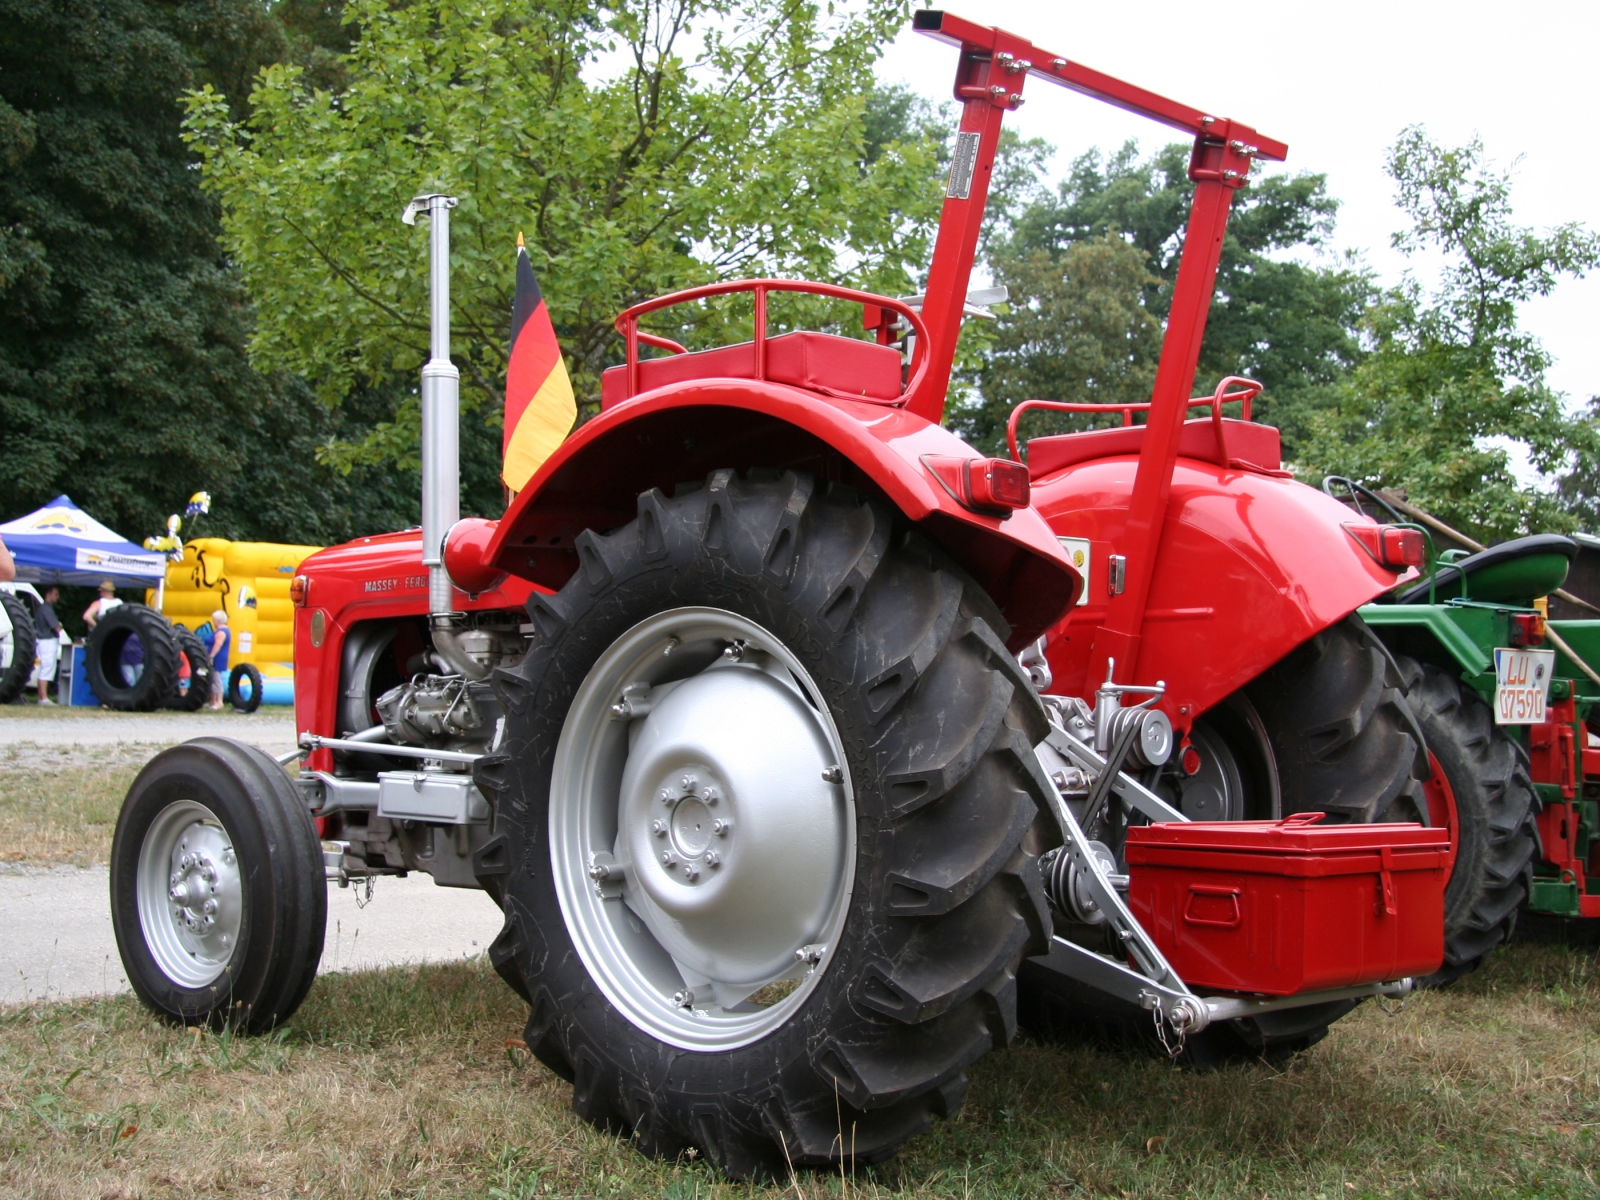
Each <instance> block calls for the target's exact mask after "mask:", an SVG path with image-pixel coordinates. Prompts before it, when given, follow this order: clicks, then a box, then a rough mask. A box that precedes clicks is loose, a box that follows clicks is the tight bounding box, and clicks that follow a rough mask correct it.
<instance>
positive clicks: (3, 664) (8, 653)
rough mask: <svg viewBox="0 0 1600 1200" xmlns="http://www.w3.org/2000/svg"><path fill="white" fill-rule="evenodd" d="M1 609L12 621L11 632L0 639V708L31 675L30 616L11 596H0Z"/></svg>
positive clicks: (16, 694) (31, 625)
mask: <svg viewBox="0 0 1600 1200" xmlns="http://www.w3.org/2000/svg"><path fill="white" fill-rule="evenodd" d="M0 608H4V609H5V613H6V616H7V617H8V618H10V621H11V632H10V633H8V634H6V635H5V637H4V638H3V639H0V704H10V703H11V702H12V701H13V700H15V699H16V698H17V697H18V696H20V695H22V689H23V688H24V687H25V686H27V683H28V676H29V675H31V674H32V673H33V653H34V644H33V642H34V638H33V614H32V613H30V612H29V611H28V606H27V605H26V604H24V603H23V602H22V601H21V600H19V599H17V598H16V597H15V596H14V595H12V594H11V593H10V592H0Z"/></svg>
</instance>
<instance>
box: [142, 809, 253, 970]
mask: <svg viewBox="0 0 1600 1200" xmlns="http://www.w3.org/2000/svg"><path fill="white" fill-rule="evenodd" d="M136 898H137V901H138V905H139V926H140V928H141V929H143V930H144V940H145V945H146V946H148V947H149V948H150V954H151V956H152V957H153V958H154V959H155V960H156V965H157V966H158V967H160V968H161V971H162V973H163V974H164V975H166V977H167V978H168V979H170V980H172V982H173V983H175V984H177V985H178V986H179V987H186V988H202V987H205V986H206V985H208V984H210V983H212V982H214V981H215V980H216V979H217V977H218V976H219V975H221V974H222V973H223V971H224V970H226V969H227V966H228V963H229V962H231V961H232V959H233V955H234V951H235V950H237V949H238V945H239V926H240V925H241V924H242V923H243V920H244V880H243V876H242V875H241V873H240V870H239V859H238V855H237V854H236V853H235V852H234V849H233V839H232V838H231V837H229V835H228V831H227V830H226V829H225V828H223V825H222V822H221V821H219V820H218V819H217V815H216V814H215V813H213V812H212V811H211V810H210V809H209V808H207V807H206V806H205V805H203V804H200V803H198V802H196V801H194V800H177V801H174V802H173V803H171V804H169V805H167V806H166V807H165V808H164V809H162V810H161V811H160V812H159V813H157V814H156V819H155V820H154V821H152V822H151V823H150V828H149V830H148V831H147V832H146V833H145V836H144V844H143V845H142V846H140V847H139V871H138V880H137V884H136Z"/></svg>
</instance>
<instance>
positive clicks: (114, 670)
mask: <svg viewBox="0 0 1600 1200" xmlns="http://www.w3.org/2000/svg"><path fill="white" fill-rule="evenodd" d="M196 640H197V641H198V639H196ZM179 653H180V652H179V648H178V636H177V634H176V632H175V631H174V630H173V627H172V625H171V624H169V623H168V621H167V619H166V618H165V617H163V616H162V615H161V614H160V613H158V612H156V610H155V609H153V608H150V607H148V606H146V605H143V604H122V605H118V606H117V607H116V608H114V609H112V610H111V611H110V612H109V613H107V614H106V615H105V616H104V617H102V618H101V619H100V621H99V622H98V623H97V624H96V625H95V627H94V629H93V631H91V632H90V634H89V637H88V640H87V642H86V643H85V646H84V670H85V672H86V673H87V675H88V679H89V686H90V687H91V688H93V689H94V694H95V695H96V696H98V697H99V698H100V703H102V704H104V705H105V706H106V707H107V708H114V709H117V710H119V711H121V712H153V711H154V710H156V709H158V708H160V707H161V706H162V705H163V704H165V703H166V702H167V701H168V699H169V698H170V697H171V696H172V695H173V693H174V691H175V689H176V688H177V685H178V669H179V659H178V656H179ZM202 653H203V651H202ZM207 661H208V662H209V660H207ZM191 669H192V668H191Z"/></svg>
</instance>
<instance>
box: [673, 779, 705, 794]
mask: <svg viewBox="0 0 1600 1200" xmlns="http://www.w3.org/2000/svg"><path fill="white" fill-rule="evenodd" d="M678 786H679V787H681V788H682V789H683V790H684V791H686V792H691V793H692V792H693V791H694V790H695V788H697V787H699V786H700V781H699V780H698V779H696V778H695V777H694V776H693V775H685V776H684V777H683V778H682V779H680V780H678Z"/></svg>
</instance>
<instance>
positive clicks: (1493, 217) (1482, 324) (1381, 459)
mask: <svg viewBox="0 0 1600 1200" xmlns="http://www.w3.org/2000/svg"><path fill="white" fill-rule="evenodd" d="M1388 170H1389V173H1390V174H1391V175H1392V176H1393V178H1394V180H1395V183H1396V187H1397V193H1398V201H1399V204H1400V207H1401V208H1402V209H1403V210H1404V211H1405V213H1406V214H1407V216H1408V217H1409V218H1410V220H1411V228H1410V229H1408V230H1406V231H1405V232H1403V233H1399V234H1397V235H1395V238H1394V244H1395V246H1396V247H1398V248H1399V249H1401V250H1402V251H1405V252H1406V253H1408V254H1411V253H1416V252H1418V251H1421V250H1431V251H1437V252H1441V253H1442V254H1443V255H1444V257H1445V264H1446V265H1445V267H1444V270H1443V272H1442V273H1441V276H1440V279H1439V284H1438V286H1437V288H1436V289H1434V290H1433V291H1432V292H1429V291H1426V290H1425V289H1424V288H1423V287H1422V285H1421V284H1420V283H1419V282H1418V281H1417V280H1416V279H1415V278H1414V277H1410V276H1408V277H1407V278H1406V279H1405V280H1404V281H1403V282H1402V283H1401V284H1400V286H1398V287H1396V288H1394V289H1391V290H1390V291H1388V292H1387V293H1385V294H1384V296H1383V297H1382V299H1381V301H1380V302H1379V303H1377V304H1376V305H1374V306H1373V308H1372V309H1371V310H1370V312H1369V313H1368V314H1367V317H1366V319H1365V328H1366V331H1367V333H1368V335H1369V336H1370V338H1371V339H1372V345H1373V350H1372V354H1371V356H1370V357H1369V358H1368V359H1367V360H1366V362H1364V363H1363V364H1362V365H1361V366H1360V367H1359V368H1358V370H1357V371H1356V372H1355V373H1354V375H1353V377H1352V378H1351V380H1350V384H1349V387H1348V391H1347V393H1346V396H1345V398H1344V399H1343V401H1342V402H1341V403H1340V405H1339V406H1338V407H1337V409H1334V410H1330V411H1328V412H1326V413H1323V414H1319V416H1318V418H1317V420H1316V422H1315V434H1314V436H1313V438H1312V440H1311V443H1310V445H1309V446H1308V447H1307V448H1306V452H1305V455H1304V462H1305V464H1306V469H1307V470H1308V472H1310V473H1313V474H1318V475H1320V474H1321V473H1323V472H1336V473H1338V474H1342V475H1349V476H1351V477H1353V478H1356V479H1358V480H1360V481H1362V482H1365V483H1368V484H1371V485H1377V486H1384V487H1393V488H1404V489H1405V490H1406V491H1407V493H1408V494H1409V496H1410V498H1411V500H1412V502H1413V503H1415V504H1418V505H1420V506H1422V507H1423V508H1425V509H1428V510H1429V511H1432V512H1434V513H1436V514H1437V515H1438V516H1440V517H1441V518H1443V519H1444V520H1445V521H1447V522H1449V523H1450V524H1452V525H1455V526H1456V527H1457V528H1462V529H1467V530H1470V531H1474V532H1475V533H1477V535H1478V536H1479V538H1480V539H1481V540H1483V541H1494V540H1497V539H1500V538H1505V537H1510V536H1513V535H1515V534H1518V533H1523V532H1528V531H1530V530H1537V531H1545V530H1562V529H1569V528H1571V527H1572V518H1571V516H1570V515H1569V514H1568V513H1566V512H1564V511H1563V510H1562V507H1561V502H1560V500H1559V498H1558V497H1557V496H1556V495H1554V494H1552V493H1550V492H1547V491H1543V490H1539V489H1534V488H1527V487H1523V486H1520V485H1519V484H1518V482H1517V480H1516V478H1515V476H1514V475H1513V473H1512V470H1511V466H1510V454H1509V452H1508V449H1507V443H1511V444H1514V445H1516V446H1519V447H1521V448H1522V449H1523V450H1524V451H1525V452H1526V453H1527V455H1528V458H1529V461H1530V462H1531V463H1532V464H1533V466H1534V467H1536V468H1537V469H1538V470H1540V471H1541V472H1544V473H1546V474H1549V473H1552V472H1555V471H1558V470H1560V469H1561V468H1563V467H1565V466H1567V465H1568V464H1569V461H1570V460H1571V459H1572V458H1573V457H1574V456H1575V457H1576V461H1577V464H1578V465H1577V467H1575V468H1574V476H1575V477H1576V476H1581V475H1582V473H1583V469H1584V468H1583V464H1584V463H1592V462H1594V461H1595V458H1596V454H1597V451H1600V437H1597V434H1596V431H1595V427H1594V426H1593V424H1592V423H1591V422H1588V421H1576V420H1573V419H1571V418H1569V417H1568V415H1567V414H1566V413H1565V411H1564V409H1563V405H1562V397H1561V396H1560V395H1559V394H1558V393H1556V392H1554V391H1552V390H1551V389H1550V387H1549V386H1548V385H1547V384H1546V382H1545V378H1544V375H1545V371H1546V369H1547V368H1548V367H1549V365H1550V357H1549V355H1548V354H1547V353H1546V351H1545V350H1544V348H1543V347H1542V346H1541V345H1540V344H1539V342H1538V340H1537V339H1536V338H1534V337H1533V336H1532V335H1531V334H1529V333H1527V332H1525V331H1524V330H1522V329H1520V328H1518V325H1517V308H1518V306H1519V305H1520V304H1522V303H1524V302H1526V301H1527V300H1530V299H1532V298H1533V297H1535V296H1544V295H1548V294H1549V293H1550V292H1551V291H1552V290H1553V289H1554V288H1555V286H1556V284H1557V282H1559V280H1560V279H1561V277H1562V276H1572V277H1578V276H1581V275H1583V274H1584V273H1585V272H1586V271H1588V270H1590V269H1592V268H1593V267H1594V266H1595V265H1596V264H1600V237H1597V236H1596V235H1595V234H1593V233H1591V232H1589V231H1587V230H1585V229H1584V228H1583V227H1582V226H1580V225H1577V224H1572V223H1569V224H1566V225H1561V226H1558V227H1557V228H1555V229H1552V230H1550V231H1548V232H1547V233H1546V234H1543V235H1540V234H1538V233H1536V232H1535V231H1533V230H1531V229H1528V228H1525V227H1522V226H1519V225H1516V224H1515V223H1513V221H1512V214H1511V176H1510V173H1509V172H1508V171H1503V170H1499V169H1496V168H1495V167H1494V166H1493V165H1492V164H1491V163H1490V162H1489V161H1488V160H1487V158H1486V157H1485V155H1484V151H1483V146H1482V143H1481V142H1479V141H1477V140H1476V139H1474V140H1473V141H1472V142H1469V143H1468V144H1467V145H1465V146H1462V147H1458V148H1454V149H1451V148H1446V147H1441V146H1438V145H1436V144H1435V143H1433V142H1431V141H1430V140H1429V139H1428V137H1427V135H1426V134H1425V133H1424V132H1423V131H1422V130H1421V129H1418V128H1412V129H1408V130H1407V131H1406V132H1405V133H1404V134H1402V135H1401V137H1400V139H1399V141H1398V142H1397V143H1396V144H1395V146H1394V148H1393V149H1392V150H1391V151H1390V154H1389V159H1388ZM1591 473H1592V469H1591ZM1573 487H1574V488H1575V489H1576V490H1577V491H1580V492H1581V490H1582V487H1581V484H1579V483H1573Z"/></svg>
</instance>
